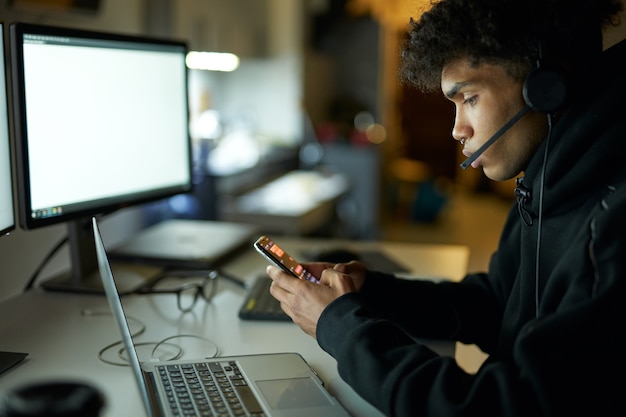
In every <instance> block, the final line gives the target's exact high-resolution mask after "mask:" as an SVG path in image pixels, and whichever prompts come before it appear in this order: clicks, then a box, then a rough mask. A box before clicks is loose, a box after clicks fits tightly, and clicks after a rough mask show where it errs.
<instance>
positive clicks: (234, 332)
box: [0, 238, 469, 417]
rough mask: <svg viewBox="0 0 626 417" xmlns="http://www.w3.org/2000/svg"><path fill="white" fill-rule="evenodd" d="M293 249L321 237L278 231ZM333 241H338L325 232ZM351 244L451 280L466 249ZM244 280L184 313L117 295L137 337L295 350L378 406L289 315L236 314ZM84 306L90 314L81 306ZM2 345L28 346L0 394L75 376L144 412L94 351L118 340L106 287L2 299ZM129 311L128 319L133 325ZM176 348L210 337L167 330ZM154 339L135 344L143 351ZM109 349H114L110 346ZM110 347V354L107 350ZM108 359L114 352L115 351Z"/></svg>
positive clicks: (246, 272)
mask: <svg viewBox="0 0 626 417" xmlns="http://www.w3.org/2000/svg"><path fill="white" fill-rule="evenodd" d="M276 240H277V241H278V242H279V243H280V244H281V246H283V247H284V248H285V249H286V250H287V251H288V252H290V253H292V255H294V256H297V254H298V249H299V248H310V247H312V246H316V245H321V247H323V246H324V245H327V244H328V243H327V242H325V241H323V240H303V239H293V238H276ZM332 244H333V245H336V244H337V241H333V243H332ZM348 244H349V245H352V246H354V247H366V248H380V249H381V250H384V251H385V252H386V253H387V254H389V255H390V256H392V257H393V258H394V259H396V260H397V261H398V262H401V263H404V264H405V265H406V266H407V267H409V268H410V269H411V270H412V271H414V272H415V275H417V276H428V275H433V276H435V277H440V278H447V279H452V280H458V279H460V278H461V277H462V276H463V275H464V274H465V272H466V268H467V260H468V255H469V251H468V249H467V248H466V247H463V246H452V245H417V244H402V243H391V242H382V243H375V242H348ZM266 263H267V262H266V261H265V260H264V259H262V258H261V257H260V256H259V255H258V254H256V253H255V252H254V251H253V250H252V249H250V250H248V251H245V252H244V253H242V254H241V255H240V256H238V257H237V258H235V259H234V260H232V261H230V262H229V263H228V264H227V265H225V266H224V268H223V269H224V270H225V271H227V272H229V273H231V274H234V275H237V276H239V277H241V278H242V279H244V280H245V281H246V282H248V283H250V282H252V281H253V280H254V279H255V278H256V277H257V276H258V275H260V274H263V273H264V267H265V265H266ZM244 294H245V290H244V289H243V288H242V287H240V286H237V285H235V284H233V283H230V282H229V281H226V280H221V281H220V282H219V291H218V293H217V294H216V296H215V298H214V300H213V301H212V303H211V304H207V303H204V302H203V301H202V300H199V301H198V304H197V305H196V307H195V309H194V310H193V311H192V312H190V313H187V314H182V313H180V312H179V310H178V308H177V307H176V298H175V296H174V295H170V294H167V295H158V296H157V295H150V296H145V295H142V296H135V295H130V296H125V297H124V298H123V303H124V306H125V309H126V313H127V315H129V316H131V317H133V318H136V319H138V320H140V321H141V322H142V323H144V324H145V325H146V331H145V333H143V334H142V335H140V336H139V337H138V338H136V339H135V343H141V342H158V341H160V340H162V339H164V338H166V337H170V336H174V335H188V334H193V335H198V336H202V337H204V338H207V339H209V340H211V341H212V342H214V343H215V344H216V345H217V346H218V348H219V354H220V355H222V356H226V355H240V354H254V353H270V352H279V351H285V352H287V351H293V352H298V353H300V354H301V355H302V356H303V357H304V358H305V359H306V360H307V362H308V363H309V364H310V365H311V366H312V367H313V368H314V369H315V370H316V371H317V372H318V374H319V375H320V377H321V378H322V380H323V381H324V382H325V384H326V387H327V388H328V390H329V391H330V392H331V393H332V394H333V395H335V396H336V397H337V398H338V399H339V400H340V401H341V402H342V404H343V405H344V406H345V407H346V408H347V409H348V411H349V412H350V413H351V414H352V415H353V416H368V417H370V416H374V417H375V416H381V414H380V413H379V412H378V411H377V410H376V409H374V408H373V407H372V406H370V405H369V404H368V403H366V402H365V401H363V400H362V399H361V398H360V397H359V396H358V395H357V394H356V393H354V391H353V390H352V389H351V388H350V387H349V386H348V385H347V384H346V383H344V382H343V381H342V380H341V379H340V377H339V375H338V373H337V369H336V362H335V360H334V359H333V358H332V357H331V356H329V355H328V354H327V353H326V352H324V351H323V350H322V349H321V348H320V347H319V346H318V345H317V343H316V342H315V340H314V339H312V338H311V337H309V336H307V335H306V334H304V332H302V331H301V330H300V329H299V328H298V327H297V326H295V325H294V324H293V323H289V322H253V321H242V320H239V319H238V317H237V312H238V310H239V308H240V305H241V303H242V300H243V296H244ZM85 310H89V311H91V312H92V314H91V315H85V314H84V311H85ZM0 317H2V319H1V320H0V338H1V339H0V341H1V348H2V350H9V351H23V352H28V353H29V356H28V357H27V358H26V360H24V361H23V362H22V363H21V364H19V365H18V366H17V367H15V368H13V369H10V370H9V371H7V372H6V373H4V374H2V375H0V396H1V395H3V394H4V393H6V392H7V391H8V390H11V389H13V388H16V387H18V386H22V385H24V384H27V383H35V382H42V381H48V380H60V379H73V380H75V379H78V380H83V381H86V382H89V383H91V384H93V385H95V386H96V387H97V388H99V389H100V390H102V392H103V393H104V395H105V397H106V400H107V406H106V409H105V413H104V414H103V415H104V416H105V417H114V416H115V417H120V416H142V415H145V412H144V411H143V409H142V405H141V402H140V400H139V393H138V390H137V388H136V385H135V383H134V380H133V376H132V373H131V370H130V368H128V367H123V366H115V365H110V364H106V363H103V362H101V361H100V360H99V359H98V356H97V355H98V352H99V351H100V350H101V349H102V348H103V347H105V346H106V345H108V344H110V343H113V342H115V341H118V340H119V332H118V331H117V329H116V328H115V326H114V323H113V319H112V317H111V316H110V314H109V308H108V304H107V303H106V300H105V298H104V296H99V295H78V294H67V293H60V292H59V293H57V292H46V291H44V290H40V289H36V290H33V291H30V292H28V293H25V294H22V295H19V296H17V297H14V298H11V299H9V300H6V301H5V302H3V303H0ZM135 326H136V325H135V324H133V322H132V321H131V327H133V328H135ZM172 342H174V343H177V344H179V345H180V346H182V348H183V349H184V358H196V357H203V356H206V355H207V354H208V352H210V351H211V349H212V347H211V346H210V345H209V344H208V343H207V342H206V341H204V340H201V339H198V338H192V337H181V338H176V339H173V340H172ZM152 346H153V345H150V346H148V347H147V348H146V347H144V348H140V355H142V356H143V355H144V354H145V355H146V356H145V358H146V359H147V358H148V357H149V354H150V350H151V348H152ZM432 347H433V348H435V349H436V350H437V351H439V352H440V353H442V354H450V355H453V354H454V344H449V343H441V344H440V343H436V342H433V344H432ZM116 352H117V350H115V351H114V353H116ZM108 357H110V356H108ZM113 359H117V358H116V357H113Z"/></svg>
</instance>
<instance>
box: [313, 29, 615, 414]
mask: <svg viewBox="0 0 626 417" xmlns="http://www.w3.org/2000/svg"><path fill="white" fill-rule="evenodd" d="M598 61H599V62H598V63H597V65H594V69H593V70H592V72H590V73H589V74H588V76H587V77H586V78H585V82H584V83H578V87H577V88H576V90H575V91H573V92H572V97H573V98H572V102H571V103H570V105H569V106H568V108H567V110H566V112H564V113H563V114H562V115H561V117H560V119H559V121H558V123H556V124H555V126H554V128H553V130H552V134H551V136H550V138H549V140H546V141H544V143H543V144H542V145H541V146H540V148H539V149H538V150H537V152H536V154H535V156H534V157H533V159H532V160H531V161H530V164H529V166H528V167H527V169H526V170H525V172H524V177H523V179H521V180H519V182H518V193H517V195H518V201H517V202H516V203H515V204H514V205H513V207H512V209H511V212H510V214H509V217H508V219H507V222H506V224H505V226H504V229H503V232H502V235H501V238H500V243H499V246H498V249H497V252H496V253H495V254H494V255H493V257H492V259H491V263H490V267H489V272H488V273H473V274H469V275H467V276H466V277H465V278H464V279H463V280H462V281H461V282H459V283H452V282H444V283H439V284H435V283H431V282H426V281H413V280H401V279H396V278H395V277H393V276H391V275H386V274H380V273H375V272H372V273H369V274H368V277H367V279H366V283H365V285H364V287H363V289H362V290H361V292H360V293H358V294H356V293H353V294H346V295H344V296H343V297H340V298H339V299H337V300H335V302H333V303H332V304H331V305H330V306H328V307H327V308H326V310H324V312H323V314H322V316H321V318H320V320H319V323H318V327H317V338H318V343H319V344H320V346H321V347H322V348H323V349H324V350H326V351H327V352H328V353H330V354H331V355H332V356H333V357H335V358H336V359H337V364H338V368H339V373H340V375H341V377H342V378H343V379H344V380H345V381H346V382H348V383H349V384H350V385H351V386H352V387H353V388H354V389H355V390H356V391H357V392H358V393H359V394H360V395H361V396H362V397H363V398H364V399H366V400H367V401H369V402H370V403H371V404H373V405H374V406H375V407H377V408H378V409H380V410H381V411H382V412H383V413H384V414H386V415H388V416H411V417H413V416H533V417H539V416H572V415H593V416H626V400H624V397H622V395H625V393H626V391H624V382H623V381H624V378H625V377H626V343H625V342H626V337H625V336H624V334H625V333H626V161H624V159H625V155H624V154H623V153H622V152H621V151H622V149H624V145H625V144H626V74H625V72H624V69H623V62H626V41H622V42H621V43H619V44H618V45H615V46H614V47H612V48H610V49H609V50H607V51H606V52H604V53H603V54H602V56H601V58H600V59H599V60H598ZM546 147H548V149H547V153H546ZM545 155H547V159H545V175H542V173H543V171H544V156H545ZM537 254H539V255H538V256H537ZM415 338H443V339H451V340H458V341H461V342H464V343H470V344H477V345H478V346H480V347H481V349H483V350H484V351H485V352H486V353H487V354H489V357H488V359H487V360H486V361H485V363H484V364H483V365H482V366H481V368H480V369H479V370H478V372H477V373H476V374H468V373H466V372H465V371H463V370H462V369H461V368H460V367H459V366H458V365H457V364H456V362H455V361H454V360H453V359H452V358H445V357H439V356H437V355H436V354H435V353H434V352H432V351H431V350H430V349H428V348H427V347H425V346H424V345H422V344H420V343H418V342H416V341H415Z"/></svg>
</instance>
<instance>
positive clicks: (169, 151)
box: [11, 24, 191, 228]
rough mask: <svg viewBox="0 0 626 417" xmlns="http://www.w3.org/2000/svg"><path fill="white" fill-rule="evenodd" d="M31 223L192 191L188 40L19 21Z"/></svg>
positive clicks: (16, 63) (15, 28)
mask: <svg viewBox="0 0 626 417" xmlns="http://www.w3.org/2000/svg"><path fill="white" fill-rule="evenodd" d="M11 47H12V58H13V60H12V61H13V71H14V75H13V80H14V83H13V85H14V91H15V94H14V95H15V99H14V100H15V108H16V112H17V113H16V114H17V118H16V126H17V129H16V135H17V139H18V184H19V189H20V190H21V191H20V222H21V224H22V225H23V226H24V227H26V228H32V227H39V226H43V225H46V224H50V223H57V222H60V221H65V220H68V219H69V218H73V217H80V216H85V215H91V214H96V213H100V212H105V211H108V210H111V209H116V208H120V207H125V206H127V205H133V204H138V203H141V202H146V201H150V200H155V199H157V198H164V197H168V196H171V195H174V194H178V193H181V192H187V191H190V189H191V144H190V140H189V131H188V102H187V69H186V66H185V55H186V51H187V49H186V45H185V44H184V43H182V42H174V41H165V40H156V39H150V38H140V37H132V36H122V35H114V34H106V33H96V32H87V31H78V30H71V29H63V28H53V27H46V26H40V25H28V24H14V25H12V26H11Z"/></svg>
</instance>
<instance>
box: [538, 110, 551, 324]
mask: <svg viewBox="0 0 626 417" xmlns="http://www.w3.org/2000/svg"><path fill="white" fill-rule="evenodd" d="M551 138H552V115H551V114H548V137H547V138H546V149H545V150H544V154H543V163H542V166H541V177H540V180H539V181H540V182H539V215H538V216H537V247H536V253H535V317H539V266H540V262H539V257H540V254H541V227H542V221H543V193H544V187H545V185H544V181H545V178H546V166H547V165H548V151H549V148H550V139H551Z"/></svg>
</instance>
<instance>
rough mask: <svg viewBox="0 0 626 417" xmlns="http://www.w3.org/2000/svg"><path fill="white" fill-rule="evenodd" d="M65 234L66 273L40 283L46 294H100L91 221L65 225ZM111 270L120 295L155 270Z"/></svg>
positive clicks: (131, 267) (116, 267) (123, 267)
mask: <svg viewBox="0 0 626 417" xmlns="http://www.w3.org/2000/svg"><path fill="white" fill-rule="evenodd" d="M67 233H68V242H69V250H70V270H69V271H67V272H65V273H61V274H59V275H57V276H55V277H53V278H51V279H49V280H46V281H44V282H42V284H41V286H42V287H43V288H45V289H46V290H50V291H62V292H74V293H81V294H99V295H104V288H103V287H102V280H101V278H100V273H99V272H98V260H97V257H96V246H95V240H94V236H93V230H92V227H91V218H88V219H85V218H81V219H78V220H73V221H70V222H68V224H67ZM112 269H113V274H114V275H115V281H116V283H118V287H119V292H120V294H125V293H126V294H127V293H130V292H132V291H133V290H135V289H136V288H138V287H139V286H141V285H142V284H144V283H145V282H146V280H147V279H148V278H150V277H151V276H152V275H155V274H156V273H157V272H158V269H157V268H150V267H146V266H139V265H137V266H134V265H112Z"/></svg>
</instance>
